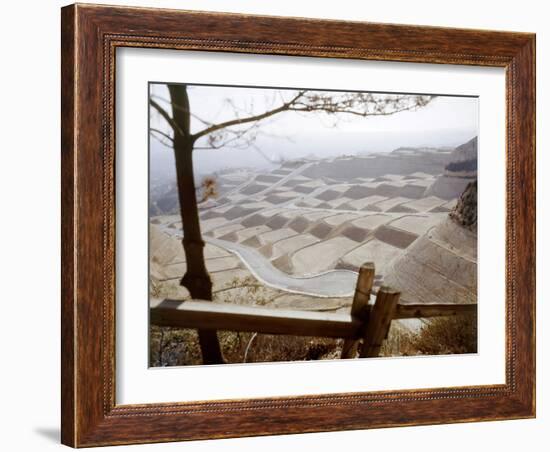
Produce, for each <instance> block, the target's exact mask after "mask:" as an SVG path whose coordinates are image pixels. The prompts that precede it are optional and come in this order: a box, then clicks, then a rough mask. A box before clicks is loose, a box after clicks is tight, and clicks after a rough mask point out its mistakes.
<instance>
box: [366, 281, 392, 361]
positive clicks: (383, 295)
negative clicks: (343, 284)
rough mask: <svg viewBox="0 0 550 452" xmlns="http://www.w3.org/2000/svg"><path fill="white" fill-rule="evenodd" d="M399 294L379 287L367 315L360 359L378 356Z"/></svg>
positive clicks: (387, 288) (388, 288)
mask: <svg viewBox="0 0 550 452" xmlns="http://www.w3.org/2000/svg"><path fill="white" fill-rule="evenodd" d="M400 295H401V292H398V291H396V290H393V289H391V288H390V287H385V286H383V287H381V288H380V290H379V291H378V294H377V295H376V301H375V303H374V306H373V308H372V309H371V311H370V314H369V320H368V323H367V329H366V331H365V335H364V338H363V347H362V348H361V353H360V354H359V357H360V358H373V357H376V356H378V355H379V354H380V347H381V346H382V342H383V341H384V339H385V338H386V337H387V335H388V331H389V329H390V325H391V321H392V319H393V318H394V315H395V311H396V308H397V302H398V301H399V296H400Z"/></svg>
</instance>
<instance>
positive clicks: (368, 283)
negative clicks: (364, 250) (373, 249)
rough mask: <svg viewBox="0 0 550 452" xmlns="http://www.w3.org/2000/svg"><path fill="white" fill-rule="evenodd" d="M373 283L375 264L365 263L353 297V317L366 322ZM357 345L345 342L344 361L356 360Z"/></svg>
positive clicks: (354, 341) (356, 342)
mask: <svg viewBox="0 0 550 452" xmlns="http://www.w3.org/2000/svg"><path fill="white" fill-rule="evenodd" d="M373 282H374V263H373V262H365V263H364V264H363V265H361V268H360V269H359V276H358V277H357V284H356V286H355V295H354V296H353V303H352V305H351V315H352V316H353V317H355V318H358V319H360V320H362V321H364V322H366V321H367V320H368V317H369V300H370V293H371V290H372V284H373ZM357 345H358V341H357V340H353V339H346V340H344V345H343V347H342V355H341V357H342V358H343V359H349V358H355V357H356V356H357Z"/></svg>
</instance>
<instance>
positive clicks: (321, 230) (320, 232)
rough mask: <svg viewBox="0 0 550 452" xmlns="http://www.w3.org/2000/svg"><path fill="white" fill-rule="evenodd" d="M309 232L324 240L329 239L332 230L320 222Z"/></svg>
mask: <svg viewBox="0 0 550 452" xmlns="http://www.w3.org/2000/svg"><path fill="white" fill-rule="evenodd" d="M309 232H310V233H311V234H313V235H314V236H315V237H317V238H319V239H324V238H325V237H328V235H329V234H330V233H331V232H332V228H331V227H330V226H329V225H328V224H326V223H324V222H323V221H320V222H319V223H317V224H316V225H315V226H313V227H312V228H311V229H310V230H309Z"/></svg>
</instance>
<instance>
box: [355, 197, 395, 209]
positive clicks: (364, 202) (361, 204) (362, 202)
mask: <svg viewBox="0 0 550 452" xmlns="http://www.w3.org/2000/svg"><path fill="white" fill-rule="evenodd" d="M386 199H388V198H386V197H385V196H380V195H372V196H367V197H366V198H361V199H357V200H354V201H350V202H348V203H347V205H348V206H350V207H351V208H352V209H356V210H360V209H364V208H365V207H367V206H369V205H372V204H376V203H377V202H380V201H384V200H386Z"/></svg>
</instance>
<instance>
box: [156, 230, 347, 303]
mask: <svg viewBox="0 0 550 452" xmlns="http://www.w3.org/2000/svg"><path fill="white" fill-rule="evenodd" d="M162 229H163V230H164V232H165V233H166V234H168V235H172V236H177V237H178V238H181V230H178V229H175V228H169V227H164V228H162ZM203 239H204V240H205V241H206V242H208V243H211V244H212V245H215V246H219V247H220V248H223V249H225V250H227V251H229V252H231V253H233V254H234V255H236V256H237V257H238V258H239V259H240V260H241V261H242V262H243V263H244V265H245V266H246V268H247V269H248V270H249V271H250V272H251V273H252V274H253V275H254V277H255V278H256V279H258V280H259V281H261V282H262V283H264V284H265V285H266V286H269V287H272V288H274V289H279V290H284V291H286V292H291V293H296V294H302V295H310V296H314V297H322V298H332V297H349V296H352V295H353V293H354V291H355V284H356V282H357V273H356V272H353V271H350V270H329V271H327V272H324V273H319V274H317V275H312V276H306V277H297V276H290V275H288V274H286V273H284V272H282V271H281V270H279V269H278V268H275V267H274V266H273V265H272V264H271V262H270V261H269V260H268V259H266V258H265V257H264V256H263V255H262V254H261V253H259V252H258V251H256V250H255V249H252V248H250V247H247V246H244V245H240V244H238V243H233V242H229V241H226V240H220V239H216V238H213V237H208V236H204V237H203Z"/></svg>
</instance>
